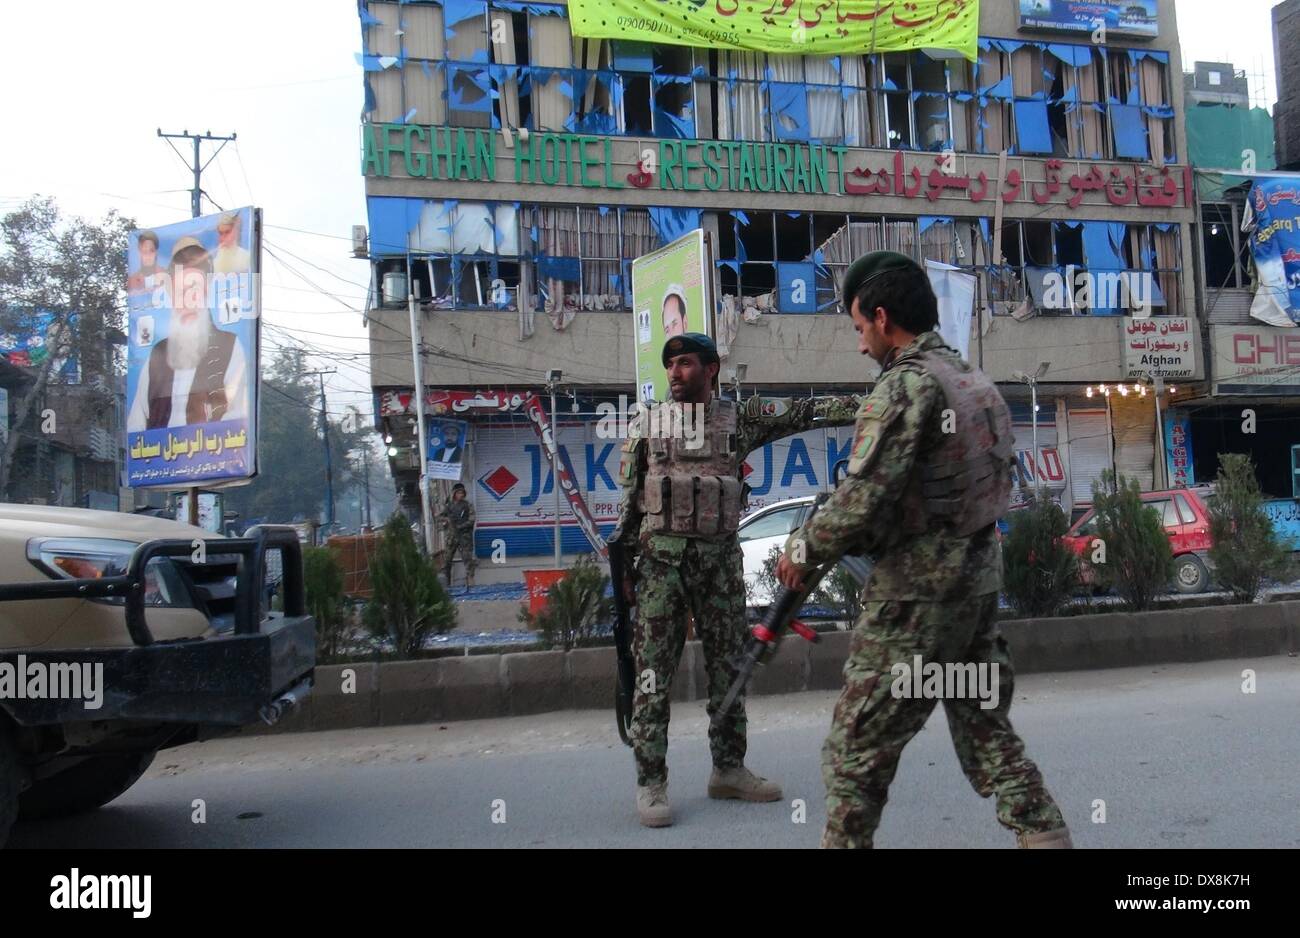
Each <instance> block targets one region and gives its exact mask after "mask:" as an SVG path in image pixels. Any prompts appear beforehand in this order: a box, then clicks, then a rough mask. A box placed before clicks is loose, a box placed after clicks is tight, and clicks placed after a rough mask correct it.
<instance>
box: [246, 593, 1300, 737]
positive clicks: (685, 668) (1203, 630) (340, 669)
mask: <svg viewBox="0 0 1300 938" xmlns="http://www.w3.org/2000/svg"><path fill="white" fill-rule="evenodd" d="M999 626H1000V628H1001V630H1002V634H1003V636H1004V637H1005V638H1006V640H1007V644H1008V645H1009V646H1010V648H1011V655H1012V659H1013V660H1014V662H1015V665H1016V671H1017V673H1020V674H1032V673H1035V672H1044V671H1074V670H1084V669H1093V668H1098V669H1100V668H1121V667H1131V666H1134V665H1145V664H1157V663H1167V662H1185V661H1211V660H1216V659H1229V658H1257V657H1271V656H1274V655H1285V654H1294V653H1296V652H1298V651H1300V600H1296V601H1290V602H1275V603H1261V604H1256V605H1242V606H1206V607H1200V608H1195V609H1174V610H1163V611H1158V612H1147V613H1128V612H1111V613H1104V614H1101V615H1091V616H1067V617H1061V618H1053V619H1015V620H1010V621H1004V622H1001V623H999ZM851 642H852V633H851V632H830V633H824V634H823V635H822V636H821V641H820V642H818V643H817V644H816V645H810V644H808V643H807V642H804V641H803V640H802V639H799V638H797V637H793V636H791V637H789V638H787V639H786V640H785V641H784V642H782V644H781V647H780V649H779V650H778V653H777V655H776V657H775V658H774V659H773V660H771V661H770V662H768V664H767V665H765V666H764V667H763V668H761V669H760V670H759V672H758V673H757V674H756V675H755V677H754V682H753V685H752V687H751V689H750V693H752V694H790V693H796V692H799V691H808V690H836V689H838V688H839V687H840V686H841V684H842V676H841V673H842V670H843V667H844V662H845V660H846V659H847V658H848V654H849V648H850V645H851ZM614 668H615V654H614V649H613V648H612V647H602V648H581V649H576V650H574V651H570V652H562V651H540V652H539V651H532V652H519V653H515V654H492V655H470V656H458V657H450V658H437V659H429V660H420V661H393V662H383V663H381V664H374V663H360V664H345V665H323V666H321V667H318V668H317V669H316V686H315V689H314V690H313V691H312V693H311V696H310V697H309V698H308V700H307V701H306V703H305V705H304V706H303V707H302V708H301V709H300V710H299V711H297V712H295V713H294V714H293V715H292V716H290V717H289V718H288V719H287V720H285V721H284V722H282V723H281V724H279V725H278V726H276V727H274V728H272V729H268V728H267V727H264V726H256V727H245V728H244V730H243V731H242V732H243V733H245V734H258V733H269V732H276V733H278V732H301V731H306V730H335V729H351V728H355V727H365V726H394V725H399V724H405V723H433V722H438V721H442V720H467V719H482V718H486V717H504V716H520V715H524V714H533V713H546V712H550V711H556V710H569V709H604V708H609V709H612V708H613V698H614ZM708 683H709V682H708V673H707V671H706V670H705V662H704V652H703V649H702V648H701V646H700V643H699V642H687V643H686V648H685V650H684V652H683V654H682V660H681V663H680V665H679V666H678V669H677V674H676V677H675V678H674V680H673V689H672V699H673V700H674V701H690V700H701V699H704V698H707V697H708Z"/></svg>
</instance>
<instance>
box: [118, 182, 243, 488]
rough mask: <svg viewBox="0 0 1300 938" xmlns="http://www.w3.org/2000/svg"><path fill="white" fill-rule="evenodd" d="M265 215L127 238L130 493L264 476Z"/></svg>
mask: <svg viewBox="0 0 1300 938" xmlns="http://www.w3.org/2000/svg"><path fill="white" fill-rule="evenodd" d="M261 233H262V217H261V212H260V210H258V209H255V208H251V207H248V208H241V209H236V210H234V211H230V212H222V213H221V214H219V215H205V216H201V217H199V218H191V219H187V220H186V221H183V222H178V223H176V224H174V225H164V226H162V227H158V228H152V229H141V230H138V231H133V232H131V235H130V241H129V243H128V247H127V302H128V308H129V314H128V315H129V330H130V336H129V342H128V352H127V377H126V397H127V418H126V452H127V457H126V471H127V483H128V484H129V485H130V486H131V487H132V488H140V487H148V486H160V487H164V488H173V489H175V488H193V487H197V486H199V485H202V486H203V487H205V488H217V487H222V486H229V485H239V484H243V483H246V482H248V481H250V480H251V479H252V478H253V477H254V476H255V475H256V474H257V402H258V376H259V373H260V368H259V364H260V363H259V348H260V315H261V295H260V290H259V284H258V280H259V274H260V271H261V246H262V245H261Z"/></svg>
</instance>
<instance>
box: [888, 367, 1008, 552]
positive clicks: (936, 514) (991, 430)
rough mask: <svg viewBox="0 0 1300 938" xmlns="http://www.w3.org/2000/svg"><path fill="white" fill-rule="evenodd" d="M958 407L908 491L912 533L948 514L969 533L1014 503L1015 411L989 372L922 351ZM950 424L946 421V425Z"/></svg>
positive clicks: (907, 524) (952, 524)
mask: <svg viewBox="0 0 1300 938" xmlns="http://www.w3.org/2000/svg"><path fill="white" fill-rule="evenodd" d="M920 360H921V363H922V365H923V367H924V368H925V371H926V373H927V374H929V375H930V376H932V377H933V378H934V379H935V380H936V381H938V382H939V385H940V386H941V387H942V388H943V395H944V398H945V400H946V404H947V407H948V408H949V409H951V410H952V411H953V413H954V415H955V416H954V426H953V428H952V432H945V433H944V438H943V442H942V444H940V445H939V446H938V447H937V448H936V449H934V450H933V451H932V452H931V453H929V454H928V456H926V457H925V458H924V460H923V461H922V462H920V463H919V464H918V466H917V472H916V475H915V476H914V477H913V479H912V481H911V482H910V484H909V485H908V488H907V491H906V492H905V493H904V496H903V502H902V509H903V516H902V517H903V525H904V529H905V530H907V531H908V532H910V533H920V532H921V531H924V530H926V528H927V526H928V524H927V522H928V521H929V520H930V519H931V518H938V519H942V520H943V521H944V522H945V523H946V525H947V526H948V527H949V528H950V529H951V530H952V531H953V533H954V534H956V535H958V536H960V537H969V536H970V535H972V534H974V533H976V532H977V531H980V530H982V529H984V528H986V527H988V526H989V525H991V524H993V523H995V522H996V521H997V520H998V519H999V518H1001V517H1002V516H1003V515H1004V514H1005V513H1006V511H1007V508H1008V507H1009V506H1010V504H1011V480H1012V462H1013V460H1014V459H1015V451H1014V447H1013V445H1012V444H1013V438H1012V434H1011V412H1010V410H1009V409H1008V408H1007V404H1006V401H1004V400H1003V399H1002V394H1001V392H999V391H998V389H997V386H996V385H995V384H994V383H993V382H992V381H991V380H989V378H988V376H987V375H985V374H984V373H983V372H982V371H979V370H978V369H975V368H971V367H970V366H968V365H966V364H965V363H964V362H962V363H959V362H955V361H953V360H951V359H949V358H947V357H945V356H943V355H940V354H936V353H935V352H933V351H926V352H922V353H921V354H920ZM946 429H947V428H946V427H945V430H946Z"/></svg>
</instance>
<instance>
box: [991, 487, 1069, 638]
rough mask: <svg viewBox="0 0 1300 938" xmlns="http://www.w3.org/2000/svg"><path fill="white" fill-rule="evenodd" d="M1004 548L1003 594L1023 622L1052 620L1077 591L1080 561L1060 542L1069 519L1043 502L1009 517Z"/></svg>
mask: <svg viewBox="0 0 1300 938" xmlns="http://www.w3.org/2000/svg"><path fill="white" fill-rule="evenodd" d="M1010 525H1011V529H1010V531H1009V532H1008V533H1007V536H1006V538H1005V539H1004V540H1003V542H1002V568H1003V577H1002V580H1003V586H1002V592H1003V593H1004V595H1005V596H1006V598H1007V602H1008V603H1010V604H1011V607H1012V608H1013V609H1014V610H1015V611H1016V613H1017V614H1019V615H1021V616H1028V617H1038V616H1054V615H1056V614H1057V612H1059V611H1060V609H1061V607H1062V606H1063V605H1065V603H1066V602H1067V601H1068V600H1069V598H1070V595H1071V594H1072V593H1073V592H1074V590H1075V589H1076V587H1077V586H1078V585H1079V560H1078V558H1077V557H1076V556H1075V555H1074V552H1073V551H1072V550H1070V548H1069V546H1068V545H1067V544H1066V543H1065V541H1064V540H1063V538H1064V537H1065V535H1066V533H1067V532H1068V531H1069V530H1070V519H1069V518H1068V517H1066V514H1065V512H1064V511H1062V510H1061V506H1059V505H1058V504H1056V502H1054V501H1052V500H1051V499H1050V498H1048V497H1047V496H1041V497H1039V498H1036V499H1035V500H1034V501H1033V502H1031V503H1030V504H1029V506H1028V507H1026V508H1024V509H1021V510H1019V511H1015V512H1012V513H1011V515H1010Z"/></svg>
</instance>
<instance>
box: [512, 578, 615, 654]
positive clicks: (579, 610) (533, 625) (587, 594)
mask: <svg viewBox="0 0 1300 938" xmlns="http://www.w3.org/2000/svg"><path fill="white" fill-rule="evenodd" d="M608 586H609V577H608V576H607V575H606V574H605V571H604V570H602V569H601V567H600V565H599V564H598V563H596V561H595V559H594V558H592V557H583V558H581V559H580V560H579V561H578V562H577V563H575V564H574V565H573V566H572V567H570V568H569V570H568V572H567V573H565V575H564V578H563V579H561V580H558V581H556V582H555V583H553V584H552V585H551V588H550V589H548V590H547V591H546V606H545V608H543V609H542V611H541V612H539V613H538V614H537V615H533V614H532V613H530V612H529V611H528V609H527V608H526V607H525V608H523V609H521V610H519V621H520V622H523V623H525V624H526V625H527V626H528V627H529V628H530V629H536V630H537V631H539V632H541V633H542V644H543V645H545V646H546V647H547V648H561V649H563V650H564V651H569V650H570V649H573V648H579V647H581V646H583V645H589V644H591V642H592V640H593V639H594V638H595V637H596V633H597V631H598V628H599V626H600V625H601V624H603V623H606V622H609V621H610V620H612V619H613V617H614V599H613V597H608V596H606V595H605V590H606V588H607V587H608Z"/></svg>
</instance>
